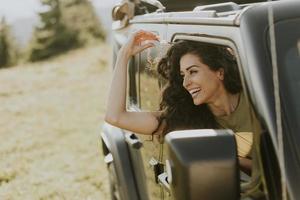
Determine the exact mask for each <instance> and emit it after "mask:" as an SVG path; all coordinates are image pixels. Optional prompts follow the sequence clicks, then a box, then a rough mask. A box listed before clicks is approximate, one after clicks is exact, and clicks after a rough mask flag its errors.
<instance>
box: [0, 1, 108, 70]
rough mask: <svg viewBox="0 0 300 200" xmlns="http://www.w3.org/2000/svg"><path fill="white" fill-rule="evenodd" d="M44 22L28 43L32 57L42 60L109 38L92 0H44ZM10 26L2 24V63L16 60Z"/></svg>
mask: <svg viewBox="0 0 300 200" xmlns="http://www.w3.org/2000/svg"><path fill="white" fill-rule="evenodd" d="M40 1H41V3H42V10H41V12H40V13H38V14H39V17H40V23H39V24H38V25H37V26H36V27H35V29H34V32H33V36H32V39H31V41H30V44H29V46H28V50H27V58H28V60H29V61H38V60H42V59H47V58H50V57H52V56H55V55H58V54H60V53H63V52H65V51H68V50H70V49H73V48H78V47H82V46H84V45H88V44H91V43H94V42H95V41H98V40H104V39H105V32H104V30H103V28H102V26H101V24H100V22H99V20H98V18H97V16H96V14H95V12H94V9H93V7H92V5H91V3H90V1H89V0H40ZM13 46H14V45H13V42H12V39H11V36H10V31H9V27H8V26H7V25H6V23H5V20H4V19H3V20H2V21H1V24H0V67H4V66H8V65H11V64H14V62H15V60H16V58H17V56H16V55H17V54H16V53H15V52H17V51H16V48H14V47H13Z"/></svg>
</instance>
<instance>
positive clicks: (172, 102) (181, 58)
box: [105, 31, 255, 172]
mask: <svg viewBox="0 0 300 200" xmlns="http://www.w3.org/2000/svg"><path fill="white" fill-rule="evenodd" d="M155 40H158V38H157V36H156V35H155V34H153V33H151V32H145V31H139V32H137V33H134V34H132V35H131V37H130V38H129V40H128V42H127V43H126V44H125V45H124V46H123V47H122V48H121V50H120V52H119V55H118V59H117V62H116V66H115V71H114V77H113V83H114V84H112V85H111V90H110V97H109V100H108V108H107V111H108V112H107V113H106V118H105V119H106V121H107V122H108V123H111V124H113V125H115V126H118V127H121V128H123V129H127V130H129V131H132V132H135V133H141V134H147V135H151V134H158V135H162V136H164V135H166V134H167V133H169V132H170V131H173V130H180V129H197V128H209V129H211V128H213V129H232V130H233V131H234V132H236V133H237V134H236V139H237V141H238V144H239V147H238V154H239V156H240V157H241V158H246V157H247V158H250V157H251V147H252V134H251V133H252V132H254V131H253V126H252V125H253V123H252V122H253V119H255V117H254V114H253V112H252V110H251V107H250V106H249V105H248V104H247V101H246V100H245V96H244V95H243V92H242V85H241V80H240V76H239V71H238V67H237V62H236V59H235V57H234V56H233V55H232V51H229V50H228V47H225V46H217V45H210V44H206V43H199V42H195V41H179V42H176V43H174V44H173V45H172V46H171V47H170V49H169V50H168V52H167V54H166V55H165V56H164V57H163V58H161V60H160V62H159V63H158V67H157V70H158V74H159V75H160V76H162V78H164V79H165V81H164V83H165V87H164V89H163V92H162V98H161V102H160V108H159V111H151V112H148V111H147V112H146V111H143V112H129V111H127V110H126V106H125V105H126V72H127V69H126V67H127V63H128V61H129V59H130V57H131V56H133V55H135V54H138V53H140V52H142V51H143V50H144V49H147V48H151V47H153V46H154V43H152V41H155ZM145 41H147V42H145ZM248 133H250V134H248ZM246 163H247V166H246V165H243V162H242V161H241V165H242V168H244V169H246V170H248V172H249V171H250V168H251V166H250V164H251V162H246ZM248 164H249V165H248Z"/></svg>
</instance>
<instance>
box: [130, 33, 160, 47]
mask: <svg viewBox="0 0 300 200" xmlns="http://www.w3.org/2000/svg"><path fill="white" fill-rule="evenodd" d="M147 40H156V41H158V40H159V38H158V36H157V35H155V34H154V33H151V32H148V31H143V30H140V31H138V32H136V33H135V34H134V43H135V44H136V45H140V44H141V43H142V42H144V41H147Z"/></svg>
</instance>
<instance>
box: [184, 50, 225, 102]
mask: <svg viewBox="0 0 300 200" xmlns="http://www.w3.org/2000/svg"><path fill="white" fill-rule="evenodd" d="M180 74H181V75H182V77H183V87H184V88H185V89H186V90H187V91H188V92H189V93H190V94H191V96H192V98H193V101H194V104H195V105H200V104H203V103H208V104H209V103H212V102H214V101H215V100H216V99H217V97H218V96H219V94H220V92H222V91H224V85H223V79H224V70H223V69H220V70H218V71H213V70H211V69H210V68H209V67H208V66H207V65H206V64H204V63H203V62H202V61H201V59H200V58H199V56H197V55H194V54H190V53H188V54H185V55H184V56H182V57H181V59H180Z"/></svg>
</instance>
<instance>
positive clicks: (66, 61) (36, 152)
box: [0, 44, 111, 200]
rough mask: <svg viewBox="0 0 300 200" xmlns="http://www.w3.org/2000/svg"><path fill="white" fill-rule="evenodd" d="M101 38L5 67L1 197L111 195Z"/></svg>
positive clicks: (105, 53) (0, 73)
mask: <svg viewBox="0 0 300 200" xmlns="http://www.w3.org/2000/svg"><path fill="white" fill-rule="evenodd" d="M110 58H111V55H110V47H109V46H107V45H105V44H103V45H97V46H94V47H89V48H85V49H79V50H74V51H71V52H69V53H67V54H65V55H63V56H59V57H56V58H54V59H50V60H47V61H45V62H38V63H34V64H25V65H22V66H21V65H20V66H16V67H12V68H8V69H2V70H0V105H1V106H0V141H1V145H0V199H1V200H21V199H22V200H27V199H28V200H35V199H37V200H50V199H67V200H69V199H70V200H73V199H74V200H76V199H80V200H81V199H87V200H92V199H101V200H106V199H109V196H108V181H107V174H106V167H105V165H104V163H103V158H102V155H101V146H100V141H99V138H100V137H99V133H100V130H101V125H102V123H103V114H104V110H105V101H106V96H107V90H108V85H109V81H110V73H109V71H110V70H109V67H108V66H109V65H110Z"/></svg>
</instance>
